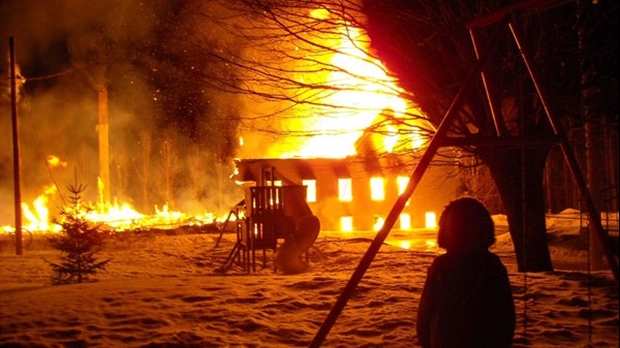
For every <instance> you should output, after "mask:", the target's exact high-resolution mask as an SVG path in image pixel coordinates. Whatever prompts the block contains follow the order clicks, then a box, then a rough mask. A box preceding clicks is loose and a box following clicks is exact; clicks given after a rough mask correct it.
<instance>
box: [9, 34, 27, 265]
mask: <svg viewBox="0 0 620 348" xmlns="http://www.w3.org/2000/svg"><path fill="white" fill-rule="evenodd" d="M9 52H10V62H9V66H10V68H9V69H10V79H11V121H12V125H13V192H14V203H15V254H17V255H22V254H23V253H24V249H23V245H22V206H21V202H22V193H21V184H20V178H21V168H20V157H19V139H18V135H19V132H18V123H17V83H16V78H15V70H16V69H15V48H14V44H13V37H12V36H11V37H9Z"/></svg>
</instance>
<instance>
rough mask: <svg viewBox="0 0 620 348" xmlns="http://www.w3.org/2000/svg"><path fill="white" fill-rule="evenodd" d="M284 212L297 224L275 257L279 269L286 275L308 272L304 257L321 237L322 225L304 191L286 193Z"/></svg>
mask: <svg viewBox="0 0 620 348" xmlns="http://www.w3.org/2000/svg"><path fill="white" fill-rule="evenodd" d="M284 192H285V193H284V195H285V196H284V202H286V204H285V205H284V210H285V213H286V215H287V216H290V217H291V218H292V219H293V222H294V223H295V227H294V230H293V231H291V233H289V234H288V235H287V236H286V237H285V238H284V243H282V245H280V247H278V249H277V250H276V254H275V257H274V261H275V264H276V267H277V269H278V270H279V271H280V272H282V273H284V274H297V273H303V272H305V271H307V270H308V267H309V265H308V263H307V262H306V261H304V260H303V258H302V255H303V253H305V252H306V251H307V250H308V248H310V247H311V246H312V244H314V241H315V240H316V238H317V237H318V236H319V232H320V230H321V223H320V221H319V218H317V217H316V216H314V215H313V214H312V210H310V207H309V206H308V204H307V203H306V200H305V195H303V192H302V191H286V190H285V191H284Z"/></svg>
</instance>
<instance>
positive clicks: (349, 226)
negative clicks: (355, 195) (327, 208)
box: [340, 216, 353, 232]
mask: <svg viewBox="0 0 620 348" xmlns="http://www.w3.org/2000/svg"><path fill="white" fill-rule="evenodd" d="M340 230H341V231H342V232H353V217H352V216H342V217H341V218H340Z"/></svg>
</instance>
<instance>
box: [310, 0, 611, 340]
mask: <svg viewBox="0 0 620 348" xmlns="http://www.w3.org/2000/svg"><path fill="white" fill-rule="evenodd" d="M557 4H558V1H557V0H529V1H525V2H521V3H517V4H514V5H512V6H509V7H506V8H504V9H502V10H500V11H497V12H494V13H492V14H490V15H487V16H484V17H481V18H478V19H475V20H473V21H471V22H469V23H468V24H467V29H468V30H469V32H470V35H471V39H472V44H473V46H474V50H475V53H476V58H477V60H476V63H475V65H474V67H473V68H472V69H471V70H470V71H469V73H468V75H467V76H466V79H465V81H464V83H463V85H462V86H461V88H460V89H459V91H458V92H457V94H456V96H455V97H454V99H453V101H452V103H451V105H450V107H449V108H448V110H447V111H446V113H445V115H444V117H443V120H442V121H441V123H440V124H439V127H438V128H437V131H436V132H435V135H434V136H433V138H432V139H431V141H430V142H429V144H428V148H427V149H426V151H425V152H424V154H423V155H422V157H421V158H420V161H419V162H418V164H417V165H416V167H415V168H414V170H413V172H412V173H411V176H410V178H409V182H408V184H407V186H406V188H405V189H404V191H403V192H402V194H401V195H400V196H399V197H398V199H397V200H396V202H395V203H394V206H393V207H392V209H391V211H390V212H389V214H388V216H387V217H386V219H385V222H384V224H383V227H382V228H381V229H380V230H379V231H378V232H377V234H376V236H375V238H374V239H373V240H372V242H371V244H370V246H369V247H368V249H367V251H366V253H365V254H364V256H363V257H362V259H361V260H360V263H359V264H358V266H357V268H356V269H355V271H354V272H353V274H352V275H351V277H350V278H349V281H348V282H347V284H346V286H345V288H344V289H343V291H342V293H341V294H340V296H339V297H338V299H337V301H336V302H335V304H334V306H333V307H332V309H331V311H330V312H329V314H328V315H327V317H326V318H325V320H324V322H323V324H322V325H321V327H320V328H319V330H318V331H317V333H316V334H315V336H314V339H313V340H312V342H311V343H310V345H309V347H312V348H314V347H319V346H321V344H322V343H323V341H324V340H325V338H326V337H327V334H328V333H329V331H330V329H331V327H332V326H333V325H334V323H335V322H336V319H338V316H340V313H341V312H342V310H343V309H344V307H345V306H346V304H347V302H348V300H349V298H350V297H351V296H352V295H353V292H354V291H355V289H356V287H357V285H358V284H359V282H360V281H361V280H362V278H363V276H364V273H365V272H366V270H367V269H368V267H369V266H370V264H371V263H372V261H373V259H374V257H375V255H376V254H377V252H378V251H379V249H380V247H381V245H382V244H383V243H384V241H385V239H386V238H387V236H388V234H389V233H390V231H391V230H392V228H393V227H394V224H395V223H396V221H397V219H398V217H399V215H400V213H401V212H402V210H403V209H404V207H405V205H406V203H407V201H408V200H409V198H410V197H411V195H412V194H413V192H414V191H415V189H416V187H417V185H418V184H419V183H420V180H421V179H422V176H423V175H424V172H425V171H426V169H427V168H428V166H429V165H430V163H431V160H432V159H433V157H434V156H435V154H436V153H437V150H438V149H439V148H440V147H444V146H454V142H452V141H451V139H450V137H449V136H448V132H449V129H450V127H451V125H452V124H453V123H454V121H455V120H456V117H457V115H458V114H459V111H460V109H461V108H462V107H463V105H464V103H465V100H466V99H465V98H466V96H467V93H468V92H469V91H470V89H471V88H472V86H473V84H474V82H475V80H476V79H477V78H481V79H482V84H483V86H484V88H485V91H486V95H487V101H488V103H489V108H490V110H491V115H492V117H493V121H494V124H495V126H496V127H495V128H496V129H495V130H496V134H495V139H494V142H493V145H494V146H505V145H506V144H509V145H510V146H514V144H515V141H516V142H518V143H523V142H525V143H527V140H526V139H523V138H521V137H519V138H518V139H512V138H508V137H506V136H503V135H501V133H500V130H499V127H498V126H497V125H498V124H499V120H498V119H497V117H498V114H497V112H495V111H496V110H497V109H496V105H495V104H494V101H493V99H492V98H491V95H492V94H491V93H490V91H489V86H488V84H487V82H488V80H487V78H488V76H485V72H484V68H485V66H486V65H487V64H488V61H489V59H490V58H489V57H490V56H491V54H492V52H493V50H494V48H495V47H496V46H497V45H498V43H499V41H500V39H501V37H502V36H501V34H502V33H503V31H502V30H496V31H495V32H494V33H493V36H492V37H491V38H490V39H489V41H488V43H487V44H486V46H485V48H484V50H482V51H481V50H480V47H479V46H478V43H477V42H476V36H475V31H474V30H475V29H480V28H485V27H488V26H490V25H494V24H497V23H501V24H502V25H505V27H504V28H505V29H508V30H509V32H510V34H511V36H512V38H513V39H514V42H515V44H516V45H517V48H518V50H519V54H520V56H521V59H522V60H523V63H524V65H525V67H526V70H527V73H528V75H529V78H530V79H531V82H532V83H533V85H534V88H535V90H536V93H537V95H538V98H539V99H540V102H541V104H542V106H543V108H544V111H545V114H546V116H547V120H548V121H549V123H550V125H551V128H552V130H553V135H554V137H553V142H555V143H556V144H559V146H560V148H561V150H562V153H563V155H564V160H565V161H566V164H567V166H568V167H569V168H570V172H571V174H572V176H573V179H574V180H575V182H576V185H577V188H578V191H579V193H580V196H581V198H582V200H583V202H584V203H585V207H586V213H587V216H588V221H589V226H590V231H591V232H592V233H594V235H595V237H596V238H597V240H598V241H599V242H600V245H601V247H602V249H603V253H604V256H605V258H606V260H607V262H608V264H609V267H610V268H611V271H612V273H613V276H614V279H615V280H616V281H618V260H617V259H616V256H615V254H614V250H613V248H612V242H611V241H610V239H609V236H608V235H607V233H606V231H605V230H604V228H603V225H602V223H601V216H600V213H599V211H598V209H597V208H596V206H595V204H594V200H593V198H592V195H591V194H590V192H589V190H588V186H587V184H586V181H585V178H584V176H583V174H582V173H581V171H580V169H579V165H578V163H577V160H576V158H575V155H574V153H573V151H572V149H571V146H570V143H569V141H568V138H567V137H566V136H565V134H564V132H563V131H562V129H561V127H560V124H559V122H558V120H557V119H556V118H555V116H554V115H553V113H552V112H551V109H550V107H549V103H548V99H547V97H546V95H545V93H544V92H543V90H542V88H541V84H540V83H539V79H538V75H537V73H536V72H535V69H534V65H533V61H532V59H531V58H530V56H529V54H528V52H526V49H525V47H524V46H523V45H522V40H521V35H520V33H519V29H518V27H517V24H516V21H515V20H514V17H515V16H514V15H515V14H516V13H517V12H520V11H531V10H533V9H540V8H550V7H553V6H556V5H557ZM480 52H482V53H480ZM459 143H460V144H461V145H476V142H475V140H474V139H470V141H469V142H468V141H467V139H464V140H463V139H459Z"/></svg>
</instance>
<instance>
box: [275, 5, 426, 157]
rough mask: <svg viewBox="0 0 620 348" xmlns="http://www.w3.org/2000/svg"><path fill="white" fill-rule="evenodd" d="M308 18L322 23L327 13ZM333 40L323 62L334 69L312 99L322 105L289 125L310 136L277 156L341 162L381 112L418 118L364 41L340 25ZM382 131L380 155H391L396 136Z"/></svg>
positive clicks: (352, 29) (392, 131)
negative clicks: (335, 46)
mask: <svg viewBox="0 0 620 348" xmlns="http://www.w3.org/2000/svg"><path fill="white" fill-rule="evenodd" d="M310 16H311V17H312V18H314V19H316V20H324V19H327V18H328V17H329V13H328V12H327V11H326V10H324V9H323V10H316V11H312V12H311V13H310ZM337 40H338V42H339V44H338V49H336V50H334V54H333V56H332V57H331V59H330V60H329V62H328V65H330V66H333V67H334V68H333V69H332V70H331V71H330V72H329V73H328V74H327V75H326V77H325V79H326V81H317V85H326V86H329V87H328V88H327V89H328V90H329V92H328V94H320V93H319V94H320V97H318V98H320V100H316V101H315V102H316V104H317V105H323V107H320V106H313V115H312V117H306V118H305V119H304V120H302V121H300V123H299V124H296V125H294V126H293V127H290V128H291V130H293V131H295V130H296V129H294V128H298V129H297V130H299V131H304V132H308V133H310V134H312V136H311V137H309V138H308V139H307V140H305V141H304V142H303V143H302V144H301V146H299V147H298V148H287V149H283V150H280V151H281V153H280V155H279V157H302V158H312V157H316V158H344V157H347V156H352V155H356V154H357V151H356V148H355V143H356V141H357V140H358V139H359V138H360V136H361V135H362V134H363V133H364V131H365V130H366V129H368V127H370V126H372V123H373V121H375V120H376V119H377V117H378V116H379V115H380V114H381V113H382V112H383V111H385V110H390V113H391V114H393V118H394V119H403V118H404V116H405V114H406V113H408V112H409V113H415V114H420V112H419V110H417V109H414V108H413V107H412V106H411V105H409V103H408V101H406V100H404V99H402V98H401V97H400V96H399V95H400V94H401V92H402V90H401V89H400V88H399V87H398V85H397V84H396V81H395V79H393V78H392V77H390V76H389V75H388V73H387V69H386V68H385V67H384V66H383V64H382V63H381V62H380V61H379V60H377V59H374V58H372V57H370V56H368V54H367V53H366V52H367V50H368V44H367V43H368V42H369V40H368V38H367V37H366V35H365V34H364V33H363V32H362V31H361V30H360V29H359V28H355V27H353V26H351V25H349V24H348V23H342V25H340V27H339V32H338V38H337ZM319 68H320V67H319ZM310 70H312V69H310ZM317 70H320V69H318V68H317ZM304 79H305V78H304ZM308 79H311V78H310V77H308ZM313 104H314V103H313ZM384 128H386V129H385V130H383V132H384V133H386V134H385V136H384V144H382V146H383V147H384V149H385V151H386V152H391V151H392V150H393V149H394V147H395V145H396V144H397V142H398V141H399V137H400V132H399V129H398V128H397V126H395V125H386V126H384ZM408 132H409V133H410V134H412V137H413V136H414V135H415V133H413V132H412V131H411V130H410V129H408ZM409 142H411V143H412V145H411V146H414V144H415V145H419V140H416V139H413V138H412V139H410V140H409ZM276 157H278V156H276Z"/></svg>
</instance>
